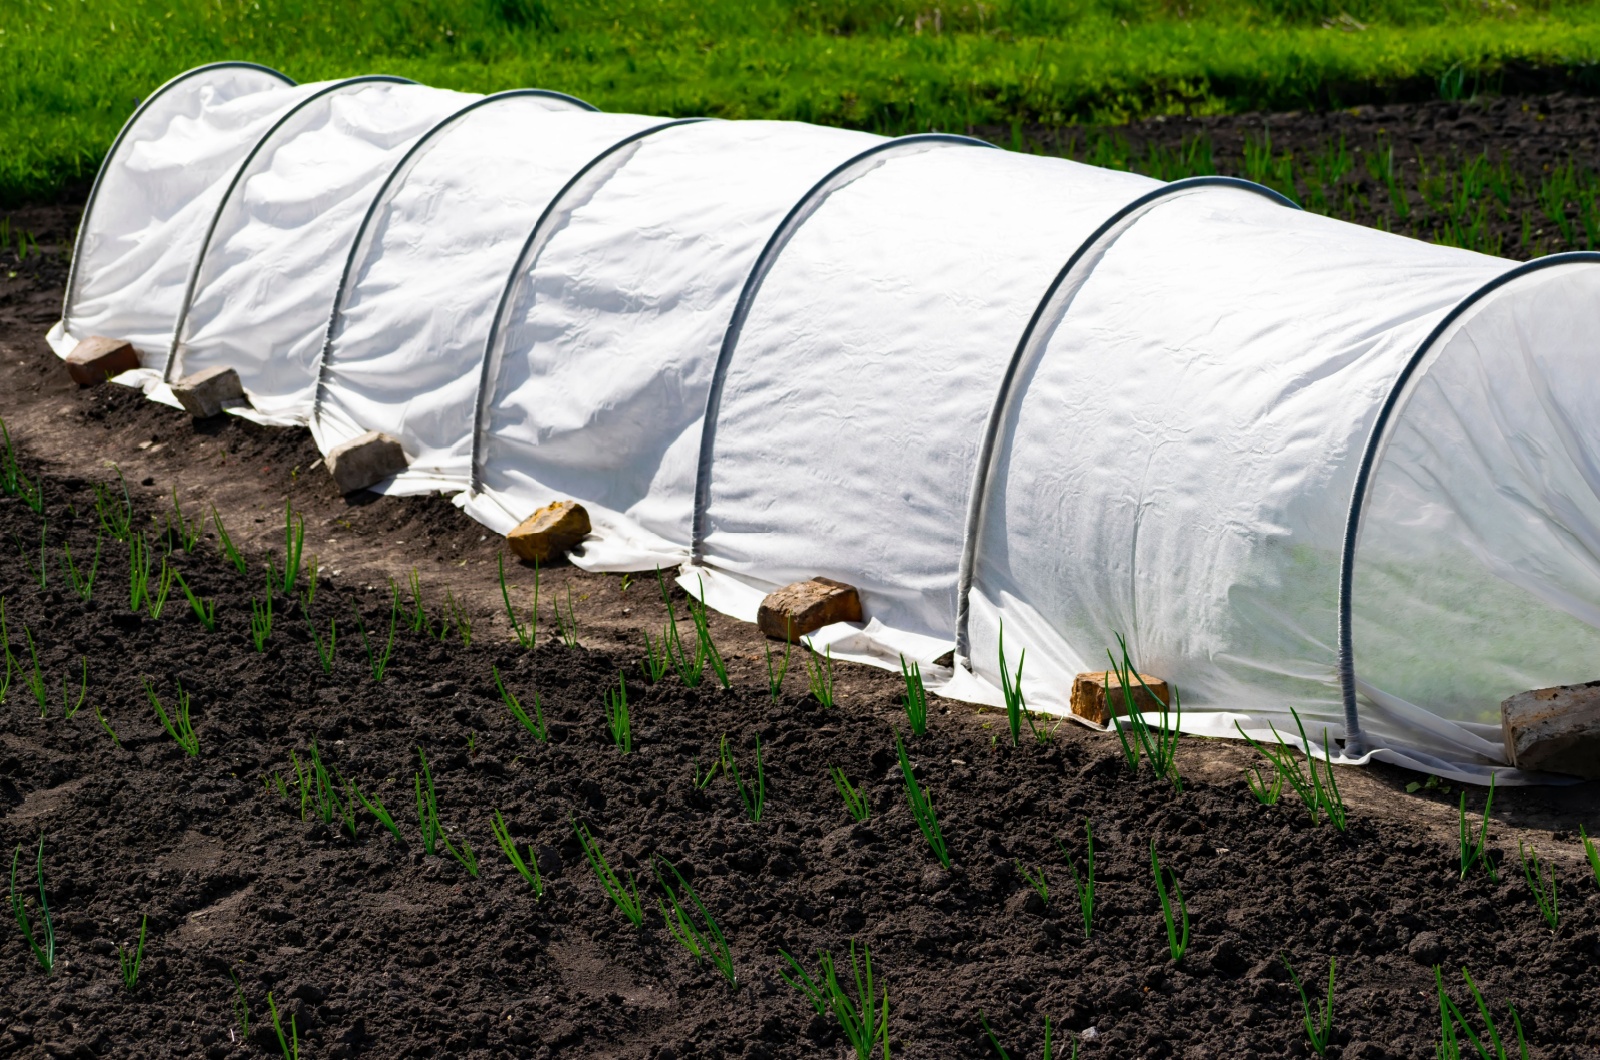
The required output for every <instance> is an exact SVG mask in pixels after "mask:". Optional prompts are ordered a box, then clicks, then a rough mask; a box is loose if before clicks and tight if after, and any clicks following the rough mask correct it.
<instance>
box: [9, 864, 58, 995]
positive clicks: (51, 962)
mask: <svg viewBox="0 0 1600 1060" xmlns="http://www.w3.org/2000/svg"><path fill="white" fill-rule="evenodd" d="M21 859H22V844H21V843H18V844H17V849H16V852H15V853H14V854H12V855H11V916H12V919H14V920H16V922H17V927H18V928H20V929H21V930H22V939H23V941H24V942H26V943H27V944H28V949H29V951H31V952H32V953H33V957H34V960H36V961H38V962H39V966H40V967H41V968H43V969H44V971H45V974H46V975H51V974H53V973H54V972H55V968H56V927H55V923H54V922H53V921H52V920H51V918H50V903H49V901H48V900H47V899H46V898H45V896H44V836H42V835H41V836H40V837H39V852H38V854H37V855H35V857H34V864H35V868H36V870H37V872H38V877H39V927H40V928H41V929H42V931H41V932H40V934H39V935H38V936H37V937H35V935H34V931H33V921H32V920H31V919H30V918H29V917H28V909H27V905H26V904H25V903H24V901H23V898H22V896H21V895H20V894H18V893H17V865H18V863H19V862H20V861H21Z"/></svg>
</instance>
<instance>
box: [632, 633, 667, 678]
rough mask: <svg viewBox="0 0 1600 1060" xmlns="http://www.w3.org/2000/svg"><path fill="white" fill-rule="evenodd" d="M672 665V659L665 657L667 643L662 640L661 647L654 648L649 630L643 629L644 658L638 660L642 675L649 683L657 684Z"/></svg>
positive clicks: (654, 644) (654, 643)
mask: <svg viewBox="0 0 1600 1060" xmlns="http://www.w3.org/2000/svg"><path fill="white" fill-rule="evenodd" d="M671 667H672V660H670V659H669V658H667V645H666V641H665V639H663V640H662V643H661V649H660V650H659V651H658V650H656V642H655V641H653V640H651V639H650V631H649V630H645V631H644V658H643V659H640V660H639V668H640V669H642V670H643V671H644V676H645V679H646V680H647V681H649V682H650V683H651V684H653V685H654V684H659V683H660V682H661V679H662V678H663V677H665V676H667V671H668V670H669V669H671Z"/></svg>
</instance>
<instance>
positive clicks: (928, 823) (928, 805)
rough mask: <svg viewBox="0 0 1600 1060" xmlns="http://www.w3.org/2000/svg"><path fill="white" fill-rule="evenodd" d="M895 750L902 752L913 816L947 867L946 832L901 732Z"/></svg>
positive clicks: (895, 735) (897, 734) (901, 767)
mask: <svg viewBox="0 0 1600 1060" xmlns="http://www.w3.org/2000/svg"><path fill="white" fill-rule="evenodd" d="M894 746H895V750H897V751H898V752H900V775H901V776H903V777H905V781H906V799H907V800H908V801H909V802H910V803H911V816H913V817H915V818H916V819H917V827H918V828H920V829H922V835H923V838H925V839H926V840H927V841H928V846H929V847H931V848H932V849H933V856H934V857H936V858H938V859H939V864H941V865H943V866H944V867H945V868H946V869H948V868H949V867H950V848H949V846H948V845H946V843H945V841H944V833H943V831H941V830H940V828H939V819H938V818H937V817H935V816H934V813H933V800H932V799H931V798H929V797H928V794H927V793H926V792H924V791H923V790H922V788H921V786H920V785H918V784H917V778H916V777H915V776H913V775H912V773H911V759H910V758H908V757H906V748H905V744H903V743H901V742H900V734H899V733H895V734H894Z"/></svg>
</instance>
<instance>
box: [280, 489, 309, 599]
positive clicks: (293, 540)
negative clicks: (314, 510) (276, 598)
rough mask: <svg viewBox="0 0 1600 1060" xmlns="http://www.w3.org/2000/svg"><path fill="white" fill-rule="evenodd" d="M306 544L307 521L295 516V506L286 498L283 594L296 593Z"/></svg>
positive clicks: (284, 504)
mask: <svg viewBox="0 0 1600 1060" xmlns="http://www.w3.org/2000/svg"><path fill="white" fill-rule="evenodd" d="M305 543H306V519H305V516H303V515H297V514H295V510H294V505H293V503H292V502H290V500H289V499H288V498H287V497H285V498H284V501H283V594H284V595H285V596H290V595H292V594H293V593H294V584H295V582H297V581H299V580H300V554H301V551H302V550H303V549H304V548H305Z"/></svg>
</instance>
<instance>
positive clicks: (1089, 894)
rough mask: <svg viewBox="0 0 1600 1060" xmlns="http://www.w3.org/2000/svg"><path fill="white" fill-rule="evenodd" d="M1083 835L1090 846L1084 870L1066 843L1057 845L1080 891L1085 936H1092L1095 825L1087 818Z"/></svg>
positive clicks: (1059, 841) (1057, 842) (1058, 842)
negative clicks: (1079, 871)
mask: <svg viewBox="0 0 1600 1060" xmlns="http://www.w3.org/2000/svg"><path fill="white" fill-rule="evenodd" d="M1083 835H1084V840H1085V842H1086V844H1087V848H1088V858H1087V865H1086V867H1085V870H1084V872H1083V873H1082V874H1081V875H1080V874H1079V873H1078V866H1077V864H1076V863H1075V862H1074V861H1073V860H1072V855H1071V854H1070V853H1068V851H1067V847H1066V844H1064V843H1062V842H1061V840H1059V839H1058V840H1056V846H1058V847H1060V848H1061V854H1062V856H1063V857H1065V858H1066V859H1067V871H1068V872H1070V873H1072V884H1073V887H1074V889H1076V890H1077V892H1078V912H1079V913H1080V914H1081V915H1082V917H1083V937H1084V938H1090V937H1091V936H1092V935H1093V934H1094V827H1093V826H1092V825H1091V824H1090V823H1089V821H1087V820H1085V821H1084V822H1083Z"/></svg>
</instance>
